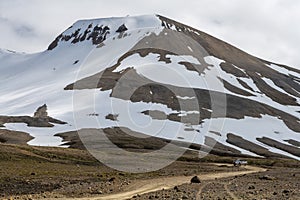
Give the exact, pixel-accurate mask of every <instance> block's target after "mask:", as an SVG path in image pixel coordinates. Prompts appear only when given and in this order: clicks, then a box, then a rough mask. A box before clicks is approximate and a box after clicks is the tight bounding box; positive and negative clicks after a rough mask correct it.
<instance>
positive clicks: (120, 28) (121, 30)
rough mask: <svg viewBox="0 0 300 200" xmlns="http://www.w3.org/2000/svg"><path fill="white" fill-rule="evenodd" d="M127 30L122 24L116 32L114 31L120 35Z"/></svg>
mask: <svg viewBox="0 0 300 200" xmlns="http://www.w3.org/2000/svg"><path fill="white" fill-rule="evenodd" d="M127 30H128V28H127V27H126V26H125V24H122V25H121V26H120V27H119V28H118V30H116V32H117V33H122V32H125V31H127Z"/></svg>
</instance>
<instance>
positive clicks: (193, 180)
mask: <svg viewBox="0 0 300 200" xmlns="http://www.w3.org/2000/svg"><path fill="white" fill-rule="evenodd" d="M191 183H201V180H200V178H199V177H198V176H194V177H193V178H192V179H191Z"/></svg>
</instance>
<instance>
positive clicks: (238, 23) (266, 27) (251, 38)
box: [0, 0, 300, 68]
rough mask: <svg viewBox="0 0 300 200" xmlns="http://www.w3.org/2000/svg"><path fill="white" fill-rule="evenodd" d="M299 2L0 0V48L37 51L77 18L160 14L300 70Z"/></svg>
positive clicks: (43, 47) (256, 0) (247, 0)
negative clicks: (299, 54)
mask: <svg viewBox="0 0 300 200" xmlns="http://www.w3.org/2000/svg"><path fill="white" fill-rule="evenodd" d="M299 10H300V2H299V1H297V0H264V1H260V0H243V1H240V0H197V1H186V0H185V1H183V0H172V1H171V0H168V1H160V0H151V1H141V0H130V1H127V2H126V3H125V2H124V1H123V0H110V1H103V0H89V1H82V0H43V1H40V0H26V1H25V0H10V1H7V0H0V30H1V31H0V38H1V40H0V47H2V48H7V49H12V50H17V51H25V52H37V51H42V50H44V49H46V48H47V46H48V45H49V43H50V42H51V41H52V40H53V39H54V38H55V37H56V36H57V35H58V34H60V33H61V32H62V31H63V30H65V29H66V28H67V27H69V26H70V25H71V24H72V23H74V22H75V21H77V20H78V19H83V18H102V17H111V16H125V15H128V14H130V15H141V14H151V13H158V14H161V15H164V16H166V17H169V18H172V19H175V20H177V21H180V22H183V23H185V24H188V25H191V26H193V27H195V28H198V29H200V30H202V31H205V32H207V33H209V34H211V35H213V36H215V37H218V38H220V39H222V40H225V41H226V42H229V43H231V44H233V45H235V46H237V47H238V48H241V49H243V50H245V51H247V52H248V53H251V54H253V55H255V56H258V57H261V58H263V59H266V60H270V61H274V62H279V63H284V64H288V65H291V66H294V67H298V68H300V56H298V53H299V52H300V45H299V44H300V26H299V25H298V23H299V21H300V13H299Z"/></svg>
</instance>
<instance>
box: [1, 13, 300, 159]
mask: <svg viewBox="0 0 300 200" xmlns="http://www.w3.org/2000/svg"><path fill="white" fill-rule="evenodd" d="M254 42H255V41H254ZM0 60H1V64H0V70H1V73H0V85H1V89H0V96H1V99H0V102H1V103H0V115H1V116H0V126H1V125H2V128H1V129H0V131H2V132H3V131H6V133H7V132H8V131H9V133H10V132H11V131H15V132H16V133H18V132H22V133H29V134H30V135H31V136H33V137H35V138H34V139H33V140H31V141H29V143H28V144H31V145H46V146H47V145H50V146H59V145H62V144H71V143H72V141H70V140H71V139H70V138H72V137H71V135H70V134H74V131H76V130H88V129H102V130H104V132H105V131H106V132H111V130H119V129H121V130H124V131H123V132H125V133H128V132H130V133H131V132H135V133H140V134H141V135H143V136H144V134H145V135H150V136H155V137H157V138H163V139H164V140H166V141H171V140H173V141H175V142H176V143H178V144H179V143H180V144H181V143H188V144H189V143H191V144H192V145H191V147H192V146H194V147H195V146H197V145H199V146H197V147H196V149H199V148H200V149H204V150H205V149H209V150H210V149H211V148H213V151H218V152H219V153H220V152H222V153H227V154H232V155H236V154H238V155H239V154H244V155H250V156H259V157H261V156H262V157H290V158H294V159H297V160H300V149H299V147H300V145H299V144H300V78H299V77H300V70H298V69H295V68H292V67H288V66H285V65H280V64H275V63H272V62H268V61H265V60H262V59H260V58H257V57H254V56H252V55H249V54H247V53H245V52H243V51H241V50H239V49H238V48H236V47H234V46H232V45H230V44H228V43H226V42H224V41H221V40H219V39H217V38H215V37H213V36H210V35H208V34H206V33H204V32H202V31H199V30H197V29H194V28H192V27H189V26H187V25H184V24H181V23H179V22H176V21H174V20H171V19H168V18H166V17H163V16H160V15H147V16H137V17H130V16H128V17H123V18H105V19H93V20H80V21H77V22H76V23H74V24H73V25H72V26H71V27H70V28H68V29H67V30H66V31H64V32H63V33H61V34H60V35H59V36H58V37H57V38H55V40H54V41H53V42H52V43H51V44H50V45H49V46H48V48H47V50H46V51H43V52H41V53H36V54H19V53H16V52H11V51H7V50H0ZM37 108H39V109H38V110H37V111H36V109H37ZM40 109H42V110H40ZM35 111H36V113H40V114H38V115H36V114H34V113H35ZM2 132H1V133H2ZM58 133H60V134H59V135H60V136H63V137H64V138H65V140H69V142H67V143H64V142H66V141H62V139H61V138H59V137H55V134H58ZM68 134H69V137H68ZM6 135H7V134H6ZM1 136H2V137H4V136H3V134H2V135H1V134H0V137H1ZM123 136H124V135H122V137H123ZM74 137H75V136H74ZM73 139H74V138H73ZM147 140H148V141H149V140H150V139H147V138H144V141H145V142H146V141H147ZM2 141H3V142H7V141H8V140H7V139H5V138H2ZM76 141H77V142H78V139H77V140H76ZM70 142H71V143H70ZM73 142H74V141H73ZM140 142H141V141H140ZM141 143H142V142H141Z"/></svg>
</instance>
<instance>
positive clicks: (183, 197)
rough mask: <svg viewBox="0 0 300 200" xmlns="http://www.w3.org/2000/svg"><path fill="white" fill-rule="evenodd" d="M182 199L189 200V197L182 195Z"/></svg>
mask: <svg viewBox="0 0 300 200" xmlns="http://www.w3.org/2000/svg"><path fill="white" fill-rule="evenodd" d="M181 198H182V199H189V197H188V196H187V195H185V194H184V195H182V197H181Z"/></svg>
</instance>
